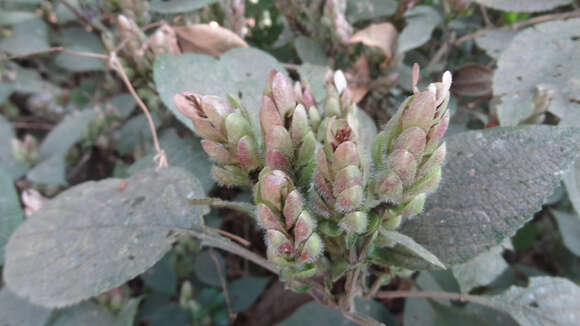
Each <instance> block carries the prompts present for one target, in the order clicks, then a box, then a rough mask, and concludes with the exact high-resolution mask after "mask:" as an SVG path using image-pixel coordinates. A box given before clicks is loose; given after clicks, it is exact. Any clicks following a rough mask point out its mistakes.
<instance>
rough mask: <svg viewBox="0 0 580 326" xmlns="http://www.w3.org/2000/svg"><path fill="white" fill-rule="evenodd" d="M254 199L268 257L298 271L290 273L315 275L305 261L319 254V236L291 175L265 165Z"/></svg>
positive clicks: (313, 258)
mask: <svg viewBox="0 0 580 326" xmlns="http://www.w3.org/2000/svg"><path fill="white" fill-rule="evenodd" d="M256 202H257V203H258V206H257V209H258V217H259V220H260V224H261V225H262V227H263V228H264V229H265V230H266V245H267V256H268V259H270V261H272V262H273V263H275V264H277V265H279V266H282V267H288V268H291V269H292V270H295V271H299V273H293V275H294V276H295V277H309V276H312V275H314V273H315V272H316V269H315V267H313V266H307V265H308V264H310V263H313V262H315V261H316V260H317V259H318V257H320V255H321V254H322V246H323V244H322V239H321V238H320V236H319V235H318V233H316V232H315V230H316V221H315V219H314V218H313V217H312V215H311V214H310V213H309V212H308V210H307V208H306V205H305V203H304V200H303V199H302V196H301V195H300V193H299V192H298V190H297V189H296V188H295V187H294V184H293V182H292V180H291V179H290V177H289V176H288V175H287V174H286V173H284V172H283V171H280V170H271V169H269V168H264V170H262V173H261V174H260V178H259V182H258V184H257V191H256ZM310 265H312V264H310Z"/></svg>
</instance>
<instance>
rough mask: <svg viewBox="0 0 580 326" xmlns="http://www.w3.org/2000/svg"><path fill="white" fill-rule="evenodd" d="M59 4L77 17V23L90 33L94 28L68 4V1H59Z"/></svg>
mask: <svg viewBox="0 0 580 326" xmlns="http://www.w3.org/2000/svg"><path fill="white" fill-rule="evenodd" d="M60 3H62V4H63V5H64V6H65V7H66V8H67V9H68V10H69V11H70V12H72V13H73V15H75V16H76V17H77V19H78V21H79V23H81V25H83V26H84V27H85V29H86V30H87V32H91V31H92V30H93V28H96V27H95V26H93V25H92V24H91V22H90V21H88V20H87V18H86V17H85V16H83V15H82V14H81V13H80V12H79V11H78V10H77V9H76V8H75V7H73V6H72V5H71V4H70V3H68V1H66V0H60ZM96 29H99V28H96Z"/></svg>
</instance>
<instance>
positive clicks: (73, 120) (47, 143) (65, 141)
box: [39, 109, 95, 160]
mask: <svg viewBox="0 0 580 326" xmlns="http://www.w3.org/2000/svg"><path fill="white" fill-rule="evenodd" d="M94 119H95V111H93V110H90V109H87V110H83V111H80V112H73V113H72V114H70V115H68V116H67V117H65V118H64V119H63V120H62V121H61V122H60V123H59V124H58V125H57V126H56V127H54V128H53V129H52V130H51V131H50V133H48V135H47V136H46V138H44V140H43V141H42V144H40V149H39V152H40V153H39V159H40V160H44V159H47V158H49V157H50V156H53V155H64V154H66V152H67V151H68V150H69V148H70V147H71V146H72V145H73V144H74V143H76V142H77V141H79V140H80V139H81V137H82V136H83V135H84V133H85V132H86V130H87V128H88V126H89V123H90V122H91V121H93V120H94Z"/></svg>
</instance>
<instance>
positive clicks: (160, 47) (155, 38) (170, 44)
mask: <svg viewBox="0 0 580 326" xmlns="http://www.w3.org/2000/svg"><path fill="white" fill-rule="evenodd" d="M147 44H148V45H149V48H150V49H151V51H153V53H154V54H155V56H157V55H158V54H160V53H170V54H175V55H177V54H179V53H180V52H181V51H180V50H179V45H178V43H177V35H176V33H175V31H174V30H173V28H172V27H171V26H169V25H167V24H162V25H161V27H159V28H158V29H157V30H156V31H155V33H153V34H152V35H151V36H150V37H149V40H148V41H147Z"/></svg>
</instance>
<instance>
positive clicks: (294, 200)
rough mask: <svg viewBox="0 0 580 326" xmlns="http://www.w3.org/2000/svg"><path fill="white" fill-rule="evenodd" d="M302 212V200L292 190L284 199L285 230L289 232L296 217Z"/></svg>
mask: <svg viewBox="0 0 580 326" xmlns="http://www.w3.org/2000/svg"><path fill="white" fill-rule="evenodd" d="M303 210H304V204H303V202H302V198H300V194H298V191H296V190H293V191H292V192H290V193H289V194H288V196H287V197H286V202H285V203H284V211H283V213H284V218H285V224H286V230H289V229H290V228H291V227H292V226H293V225H294V224H295V223H296V220H297V219H298V216H299V215H300V213H302V211H303Z"/></svg>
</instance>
